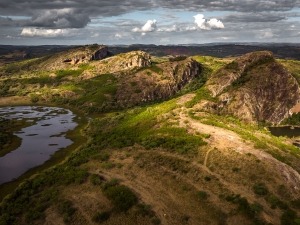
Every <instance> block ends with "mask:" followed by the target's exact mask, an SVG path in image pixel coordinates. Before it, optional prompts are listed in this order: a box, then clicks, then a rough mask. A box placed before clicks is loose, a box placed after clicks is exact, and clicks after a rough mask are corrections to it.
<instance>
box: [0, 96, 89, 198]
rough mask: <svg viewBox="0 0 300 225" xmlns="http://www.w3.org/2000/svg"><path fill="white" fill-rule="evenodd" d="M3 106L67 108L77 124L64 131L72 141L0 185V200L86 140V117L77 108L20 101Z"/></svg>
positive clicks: (65, 156)
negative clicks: (39, 163) (46, 158)
mask: <svg viewBox="0 0 300 225" xmlns="http://www.w3.org/2000/svg"><path fill="white" fill-rule="evenodd" d="M23 103H24V102H23ZM5 106H12V107H13V106H33V107H36V106H45V107H59V108H63V109H67V110H71V111H72V112H73V114H74V115H75V117H74V119H73V120H74V122H76V123H77V124H78V125H77V127H76V128H75V129H73V130H69V131H68V132H66V134H65V137H66V138H68V139H70V140H71V141H72V142H73V143H72V144H71V145H70V146H68V147H66V148H64V149H60V150H58V151H56V152H55V153H54V154H53V155H52V156H51V157H50V158H49V159H48V160H47V161H45V162H44V163H43V164H42V165H39V166H37V167H34V168H31V169H29V170H28V171H27V172H25V173H24V174H23V175H21V176H20V177H18V178H17V179H15V180H13V181H11V182H7V183H4V184H2V185H0V202H1V201H2V199H3V198H4V197H5V196H6V195H8V194H9V193H11V192H13V191H14V189H15V188H16V187H17V186H19V185H20V184H21V183H22V182H24V181H25V180H26V179H28V178H30V177H31V176H34V175H36V174H38V173H39V172H42V171H44V170H46V169H49V168H51V167H53V166H55V165H57V164H60V163H62V162H64V161H65V160H66V159H67V157H68V156H69V155H70V154H71V153H72V152H74V151H76V150H78V149H79V147H80V146H81V145H83V144H84V143H86V142H87V140H88V139H87V137H85V136H84V134H83V132H82V130H83V129H84V128H85V127H86V126H87V124H88V123H87V122H88V121H87V119H86V118H85V116H84V115H83V113H82V112H81V111H79V110H76V109H75V110H74V109H71V108H69V107H65V106H59V105H54V104H26V103H25V104H22V102H19V103H18V104H10V105H7V104H5V105H2V104H0V107H5Z"/></svg>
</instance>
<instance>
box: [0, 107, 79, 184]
mask: <svg viewBox="0 0 300 225" xmlns="http://www.w3.org/2000/svg"><path fill="white" fill-rule="evenodd" d="M0 117H1V118H2V119H4V120H12V121H17V122H18V121H19V122H22V124H23V127H22V128H21V129H20V130H17V131H15V132H14V136H17V137H18V138H19V139H20V140H21V142H20V144H19V146H18V147H17V148H16V149H13V150H12V151H10V152H6V153H5V154H4V155H3V154H2V155H1V157H0V185H1V184H4V183H7V182H10V181H13V180H15V179H17V178H18V177H19V176H21V175H22V174H24V173H25V172H26V171H28V170H30V169H32V168H35V167H37V166H40V165H42V164H44V163H45V162H46V161H47V160H49V159H50V158H51V156H52V155H53V154H54V153H55V152H57V151H58V150H61V149H64V148H66V147H68V146H70V145H72V144H73V141H72V140H71V139H69V138H68V137H66V133H67V132H69V131H72V130H74V129H75V128H76V127H77V125H78V124H77V122H75V118H76V115H75V114H74V113H73V112H71V111H70V110H68V109H63V108H58V107H44V106H15V107H0ZM12 124H14V123H12ZM2 150H3V149H2Z"/></svg>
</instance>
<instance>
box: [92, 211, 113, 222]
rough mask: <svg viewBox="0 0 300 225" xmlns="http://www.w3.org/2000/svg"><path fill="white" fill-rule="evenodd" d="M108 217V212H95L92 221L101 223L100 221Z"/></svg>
mask: <svg viewBox="0 0 300 225" xmlns="http://www.w3.org/2000/svg"><path fill="white" fill-rule="evenodd" d="M109 217H110V212H97V213H96V214H95V215H94V216H93V221H94V222H96V223H102V222H104V221H106V220H108V219H109Z"/></svg>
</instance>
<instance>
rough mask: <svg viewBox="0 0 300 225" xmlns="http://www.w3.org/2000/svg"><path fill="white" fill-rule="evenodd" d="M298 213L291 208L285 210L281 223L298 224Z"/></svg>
mask: <svg viewBox="0 0 300 225" xmlns="http://www.w3.org/2000/svg"><path fill="white" fill-rule="evenodd" d="M297 219H298V218H297V213H296V212H295V211H293V210H291V209H288V210H286V211H284V212H283V214H282V215H281V218H280V220H281V225H297V224H299V223H296V222H297Z"/></svg>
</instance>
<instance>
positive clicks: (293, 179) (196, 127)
mask: <svg viewBox="0 0 300 225" xmlns="http://www.w3.org/2000/svg"><path fill="white" fill-rule="evenodd" d="M179 125H180V126H181V127H185V128H187V129H188V130H189V131H190V132H195V131H197V132H200V133H204V134H209V135H210V138H209V139H208V140H206V141H208V145H209V146H210V148H212V149H214V148H217V149H219V150H226V149H233V150H235V151H236V152H238V153H240V154H252V155H254V156H255V157H257V158H258V159H259V160H261V161H264V162H266V161H267V162H268V163H269V165H270V166H272V167H273V169H274V170H275V171H277V173H278V174H280V175H281V176H282V180H284V181H285V182H287V183H288V184H289V186H290V189H291V190H293V194H294V196H299V191H300V174H299V173H298V172H297V171H296V170H294V169H293V168H292V167H290V166H289V165H287V164H285V163H283V162H281V161H279V160H277V159H275V158H274V157H273V156H272V155H270V154H268V153H266V152H264V151H262V150H259V149H255V148H254V145H253V143H251V142H249V141H247V142H245V141H244V140H243V139H241V138H240V136H239V135H238V134H236V133H234V132H233V131H230V130H226V129H223V128H220V127H215V126H211V125H207V124H203V123H201V122H200V121H198V120H195V119H192V118H190V117H189V116H188V115H187V113H186V108H185V107H183V106H182V108H181V112H180V113H179ZM209 153H210V151H209V152H207V155H206V160H204V165H206V163H207V159H208V156H209Z"/></svg>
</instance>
